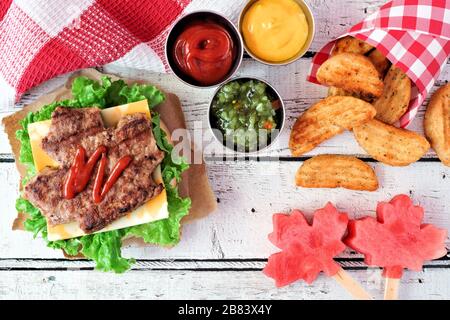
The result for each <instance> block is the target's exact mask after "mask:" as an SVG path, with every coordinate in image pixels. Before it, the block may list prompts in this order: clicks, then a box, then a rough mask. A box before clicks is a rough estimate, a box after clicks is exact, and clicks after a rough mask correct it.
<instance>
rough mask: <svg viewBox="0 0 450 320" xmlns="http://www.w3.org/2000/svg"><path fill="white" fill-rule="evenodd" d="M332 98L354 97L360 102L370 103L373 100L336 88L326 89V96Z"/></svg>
mask: <svg viewBox="0 0 450 320" xmlns="http://www.w3.org/2000/svg"><path fill="white" fill-rule="evenodd" d="M334 96H341V97H342V96H346V97H355V98H358V99H361V100H364V101H366V102H369V103H372V102H373V99H368V98H366V97H361V96H360V95H359V94H357V93H353V92H349V91H345V90H344V89H339V88H337V87H329V88H328V95H327V97H334Z"/></svg>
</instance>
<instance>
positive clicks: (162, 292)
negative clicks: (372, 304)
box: [0, 269, 450, 300]
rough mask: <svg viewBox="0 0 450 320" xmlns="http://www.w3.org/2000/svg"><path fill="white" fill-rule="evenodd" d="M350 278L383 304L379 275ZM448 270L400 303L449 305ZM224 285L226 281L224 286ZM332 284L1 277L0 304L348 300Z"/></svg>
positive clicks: (406, 288) (137, 274)
mask: <svg viewBox="0 0 450 320" xmlns="http://www.w3.org/2000/svg"><path fill="white" fill-rule="evenodd" d="M351 275H352V276H353V277H354V278H355V279H356V280H358V281H360V283H361V284H362V286H363V287H365V288H366V289H367V290H368V291H369V292H371V293H372V294H373V295H374V297H376V298H377V299H382V296H381V294H382V291H383V289H382V288H383V280H382V279H381V277H380V271H379V270H372V269H370V270H361V271H352V272H351ZM446 276H448V270H443V269H428V270H425V271H424V272H417V273H412V272H406V274H405V276H404V277H403V279H402V280H401V285H400V298H401V299H448V297H449V296H450V282H448V281H442V279H444V277H446ZM224 279H226V281H225V280H224ZM350 298H351V297H350V296H349V295H348V294H347V292H346V291H345V290H344V289H342V288H341V287H340V286H339V285H338V284H337V283H336V282H334V281H333V280H332V279H329V278H325V277H323V276H320V277H319V278H318V280H317V281H316V282H315V283H314V284H313V285H311V286H310V285H307V284H305V283H303V282H296V283H294V284H292V285H290V286H288V287H284V288H281V289H277V288H275V286H274V284H273V281H272V279H269V278H267V277H265V276H264V275H263V274H262V272H260V271H202V272H195V271H131V272H128V273H125V274H123V275H121V276H118V275H115V274H108V273H106V274H105V273H99V272H94V271H75V270H74V271H38V270H36V271H31V272H30V271H0V299H52V300H58V299H92V300H93V299H133V300H136V299H153V300H154V299H225V300H228V299H238V300H239V299H255V300H257V299H350Z"/></svg>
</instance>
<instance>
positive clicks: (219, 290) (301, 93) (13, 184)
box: [0, 0, 450, 299]
mask: <svg viewBox="0 0 450 320" xmlns="http://www.w3.org/2000/svg"><path fill="white" fill-rule="evenodd" d="M309 2H310V3H311V5H312V8H313V11H314V13H315V16H316V20H317V33H316V39H315V41H314V44H313V47H312V48H311V51H315V50H318V49H319V48H320V47H321V46H322V45H323V44H325V43H326V42H327V41H328V40H330V39H331V38H332V37H333V36H337V35H339V34H340V33H342V32H343V31H345V30H346V29H347V28H348V27H350V26H352V25H353V24H355V23H357V22H359V21H360V20H361V19H362V18H363V17H364V16H365V15H366V14H368V13H371V12H373V11H374V10H376V8H377V7H378V6H380V5H381V4H383V3H384V0H376V1H372V0H365V1H357V0H345V1H342V0H340V1H339V0H331V1H330V0H311V1H309ZM310 62H311V55H309V56H307V57H305V58H303V59H301V60H300V61H298V62H296V63H294V64H292V65H289V66H285V67H277V68H275V67H268V66H265V65H261V64H259V63H257V62H255V61H253V60H251V59H249V58H245V60H244V62H243V65H242V68H241V69H240V71H239V74H240V75H250V76H257V77H261V78H265V79H267V80H268V81H269V82H270V83H272V84H273V85H275V87H276V88H277V89H278V90H279V91H280V93H281V95H282V96H283V97H284V99H285V102H286V107H287V126H286V130H285V131H284V132H283V133H282V137H281V139H280V140H279V144H278V145H277V146H276V147H274V148H272V149H270V150H269V151H267V152H266V153H265V154H264V155H265V156H266V157H264V158H263V159H260V161H257V160H258V159H250V160H246V161H244V160H237V161H231V162H230V161H229V162H223V161H217V159H216V160H215V161H213V160H211V161H209V163H208V174H209V178H210V181H211V184H212V187H213V189H214V191H215V193H216V196H217V201H218V210H217V211H216V212H215V213H213V214H211V215H210V216H208V217H207V218H206V219H203V220H199V221H196V222H194V223H191V224H189V225H186V226H185V227H184V229H183V236H182V241H181V243H180V244H179V245H178V246H177V247H175V248H173V249H170V250H168V249H163V248H157V247H146V248H134V247H129V248H124V254H125V255H126V256H132V257H135V258H137V262H136V264H135V265H134V267H133V270H131V271H129V272H127V273H126V274H123V275H116V274H112V273H101V272H97V271H94V270H93V263H91V262H88V261H85V260H78V261H70V260H65V259H64V258H63V256H62V253H61V252H60V251H55V250H52V249H49V248H46V246H45V245H44V243H43V242H42V241H39V240H32V235H31V234H30V233H26V232H20V231H18V232H13V231H11V224H12V221H13V220H14V218H15V215H16V211H15V209H14V203H15V199H16V196H17V194H18V192H17V189H18V182H19V177H18V174H17V172H16V170H15V164H14V159H13V157H12V155H11V150H10V147H9V145H8V143H7V140H6V137H5V135H4V134H3V133H2V134H1V135H0V181H1V183H0V203H1V215H0V299H6V298H32V299H34V298H46V299H62V298H85V299H99V298H106V299H109V298H130V299H175V298H178V299H190V298H199V299H211V298H216V299H241V298H248V299H267V298H269V299H270V298H276V299H348V298H350V297H349V295H348V294H347V293H346V292H345V291H344V290H343V289H341V288H340V287H339V286H338V285H337V284H336V283H334V282H333V281H332V280H331V279H327V278H326V277H324V276H321V277H320V278H319V279H318V280H317V281H316V282H315V283H314V284H313V285H312V286H308V285H306V284H305V283H302V282H298V283H295V284H293V285H291V286H289V287H286V288H283V289H276V288H275V287H274V284H273V281H272V280H271V279H268V278H266V277H265V276H264V275H263V274H262V273H261V269H262V268H263V266H264V265H265V262H266V259H267V257H268V256H269V254H271V253H272V252H274V251H275V250H276V249H275V248H274V247H273V246H272V245H271V244H270V243H269V242H268V240H267V234H268V233H269V232H270V231H271V229H272V222H271V218H272V214H273V213H275V212H284V211H289V210H290V209H292V208H300V209H303V210H305V211H306V212H307V213H311V212H312V210H313V209H316V208H319V207H322V206H323V205H324V204H325V203H326V202H327V201H332V202H333V203H335V204H336V205H337V206H338V208H339V209H341V210H345V211H347V212H348V213H349V214H350V216H351V217H358V216H362V215H366V214H374V208H375V206H376V203H377V201H382V200H389V199H390V198H391V197H393V196H394V195H396V194H399V193H406V194H410V195H411V196H412V197H413V199H414V201H415V202H416V203H420V204H421V205H423V206H425V208H426V209H427V211H426V217H425V220H426V221H427V222H431V223H434V224H436V225H437V226H439V227H442V228H447V229H450V168H447V167H444V166H443V165H442V164H441V163H440V162H439V161H438V160H437V159H436V155H435V153H434V152H432V151H431V150H430V152H429V153H428V154H427V155H426V156H425V158H424V159H421V160H420V161H419V162H417V163H415V164H412V165H411V166H409V167H406V168H393V167H389V166H385V165H383V164H381V163H378V162H375V161H370V160H369V161H370V164H371V165H372V166H373V167H374V168H375V170H376V173H377V175H378V177H379V179H380V183H381V188H380V189H379V190H378V191H376V192H372V193H368V192H355V191H349V190H344V189H318V190H308V189H299V188H296V187H295V186H294V183H293V179H294V174H295V171H296V170H297V168H298V167H299V166H300V164H301V163H302V161H304V160H305V158H301V159H293V158H291V156H290V153H289V150H288V148H287V142H288V137H289V131H290V128H291V126H292V124H293V122H294V121H295V119H296V118H297V116H299V115H300V114H301V113H302V112H303V111H304V110H305V109H306V108H308V107H309V106H310V105H311V104H312V103H314V102H315V101H317V100H319V99H321V98H323V97H324V96H325V94H326V89H325V88H323V87H320V86H317V85H313V84H310V83H307V82H306V81H305V77H306V73H307V71H308V69H309V65H310ZM103 71H105V72H109V73H117V74H119V75H121V76H124V77H131V78H141V79H146V80H148V81H152V82H153V83H155V84H157V85H159V86H161V87H162V88H164V89H165V90H168V91H171V92H174V93H175V94H177V95H178V96H179V97H180V99H181V101H182V105H183V108H184V111H185V115H186V119H187V125H188V127H189V128H192V127H193V124H194V122H195V121H202V123H203V127H204V128H205V129H206V128H207V122H206V112H207V108H208V103H209V100H210V97H211V94H212V90H194V89H192V88H190V87H187V86H185V85H183V84H180V82H178V81H177V80H176V79H175V78H174V77H173V76H171V75H162V74H152V73H149V72H146V71H142V70H131V69H125V68H118V67H114V68H113V67H111V66H104V67H103ZM66 78H67V75H66V76H61V77H58V78H56V79H53V80H51V81H49V82H47V83H45V84H43V85H41V86H39V87H38V88H35V89H33V90H31V92H29V93H28V94H26V95H25V96H24V97H23V99H22V100H21V101H20V103H18V104H17V105H16V106H15V108H14V110H8V112H4V113H3V114H2V116H6V115H8V114H10V113H11V112H14V111H16V110H18V109H20V108H21V107H22V106H23V105H24V104H27V103H29V102H31V101H33V100H35V99H36V98H37V97H39V96H40V95H42V94H45V93H46V92H49V91H51V90H53V89H54V88H56V87H57V86H59V85H61V84H62V83H63V82H64V81H65V80H66ZM449 79H450V68H448V67H447V68H446V69H445V70H444V72H443V74H442V75H441V77H440V80H439V82H438V83H437V85H441V84H443V83H444V82H445V81H448V80H449ZM423 114H424V112H423V109H422V110H421V111H420V112H419V115H418V117H417V118H416V119H415V120H414V122H413V123H412V125H411V126H410V129H412V130H415V131H418V132H422V119H423ZM321 153H338V154H351V155H357V156H359V157H361V158H367V159H370V158H369V157H368V156H367V155H366V154H365V152H364V151H363V150H362V149H361V148H360V147H359V146H358V145H357V143H356V142H355V141H354V139H353V138H352V135H351V134H350V133H344V134H342V135H340V136H338V137H335V138H333V139H331V140H329V141H327V142H326V143H324V144H323V145H321V146H320V147H319V148H317V149H315V150H314V151H312V152H311V153H310V154H308V155H307V157H309V156H311V155H313V154H321ZM307 157H306V158H307ZM448 244H449V242H447V248H448V247H449V245H448ZM339 261H340V262H341V263H342V265H343V266H344V267H345V268H346V269H347V270H349V271H350V272H351V274H352V275H353V276H354V277H355V278H357V279H358V280H359V281H361V283H362V284H363V286H365V287H366V288H367V289H368V290H369V291H370V292H371V293H373V294H374V296H375V297H377V298H381V297H382V287H383V281H382V280H381V278H380V276H379V274H380V271H379V270H378V269H367V268H366V267H365V266H364V264H363V263H362V259H361V256H360V255H356V254H354V253H352V252H347V253H346V254H344V255H342V257H341V258H340V259H339ZM400 297H401V298H404V299H449V298H450V256H449V255H447V257H445V258H443V259H441V260H438V261H434V262H430V263H427V264H426V266H425V268H424V271H423V272H409V271H408V272H406V273H405V276H404V278H403V279H402V281H401V289H400Z"/></svg>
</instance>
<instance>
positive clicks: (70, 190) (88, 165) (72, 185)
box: [63, 146, 133, 203]
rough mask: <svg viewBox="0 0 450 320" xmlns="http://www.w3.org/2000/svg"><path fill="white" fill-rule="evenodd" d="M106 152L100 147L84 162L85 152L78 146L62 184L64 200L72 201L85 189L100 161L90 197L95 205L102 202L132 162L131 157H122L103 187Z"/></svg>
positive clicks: (104, 148)
mask: <svg viewBox="0 0 450 320" xmlns="http://www.w3.org/2000/svg"><path fill="white" fill-rule="evenodd" d="M106 152H107V149H106V147H105V146H100V147H98V148H97V149H96V150H95V151H94V153H93V154H92V155H91V156H90V158H89V159H88V161H87V162H85V161H86V150H85V149H84V148H83V147H82V146H78V149H77V152H76V154H75V158H74V161H73V164H72V166H71V167H70V170H69V175H68V176H67V179H66V181H65V183H64V190H63V193H64V198H66V199H73V198H74V197H75V195H76V194H78V193H80V192H82V191H83V190H84V189H85V188H86V186H87V184H88V182H89V180H90V179H91V176H92V172H93V170H94V167H95V165H96V164H97V162H99V159H100V164H99V166H98V169H97V173H96V174H95V178H94V188H93V192H92V197H93V200H94V202H95V203H99V202H101V201H102V199H103V198H104V197H105V195H106V194H107V193H108V191H109V190H111V188H112V187H113V185H114V183H116V181H117V179H119V177H120V175H121V174H122V172H123V171H124V170H125V169H126V168H127V167H128V166H129V164H130V163H131V161H132V160H133V159H132V157H131V156H124V157H122V158H120V159H119V161H117V163H116V164H115V165H114V167H113V168H112V170H111V174H110V175H109V177H108V178H107V179H106V182H105V184H104V185H103V180H104V175H105V170H106V165H107V158H106ZM100 157H101V158H100Z"/></svg>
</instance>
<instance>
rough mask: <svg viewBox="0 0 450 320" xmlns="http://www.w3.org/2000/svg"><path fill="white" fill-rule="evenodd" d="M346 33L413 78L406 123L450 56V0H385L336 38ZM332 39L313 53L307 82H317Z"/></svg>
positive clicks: (401, 122) (332, 43)
mask: <svg viewBox="0 0 450 320" xmlns="http://www.w3.org/2000/svg"><path fill="white" fill-rule="evenodd" d="M348 35H350V36H353V37H356V38H358V39H361V40H364V41H366V42H367V43H369V44H371V45H372V46H374V47H376V48H377V49H378V50H380V51H381V52H382V53H383V54H384V55H385V56H386V57H387V58H388V59H389V60H390V61H391V62H392V63H393V64H395V65H396V66H398V67H399V68H401V69H402V70H403V71H404V72H405V73H406V74H407V75H408V76H409V78H410V79H411V80H412V82H413V90H412V95H411V102H410V105H409V108H408V111H407V112H406V113H405V114H404V115H403V117H402V118H401V119H400V126H401V127H406V126H408V124H409V123H410V122H411V121H412V120H413V119H414V117H415V115H416V113H417V111H418V109H419V107H420V106H421V105H422V103H423V101H424V100H425V98H426V96H427V94H428V93H429V92H430V90H431V88H432V87H433V84H434V82H435V81H436V79H437V78H438V77H439V74H440V72H441V71H442V69H443V68H444V66H445V64H446V61H447V58H448V56H449V55H450V0H394V1H391V2H388V3H386V4H385V5H383V6H382V7H381V8H380V9H379V10H378V11H377V12H375V13H373V14H371V15H370V16H368V17H367V18H366V19H364V20H363V21H362V22H360V23H358V24H357V25H355V26H354V27H353V28H351V29H350V30H349V31H348V33H346V34H344V35H342V36H341V37H339V38H342V37H345V36H348ZM335 42H336V40H334V41H332V42H330V43H328V44H327V45H325V46H324V47H323V48H322V49H321V50H320V51H319V52H318V53H317V54H316V55H315V56H314V58H313V60H312V66H311V70H310V72H309V75H308V81H310V82H314V83H318V81H317V78H316V74H317V70H318V69H319V67H320V65H321V64H322V63H323V62H325V61H326V60H327V59H328V58H329V57H330V54H331V51H332V49H333V47H334V44H335Z"/></svg>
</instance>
